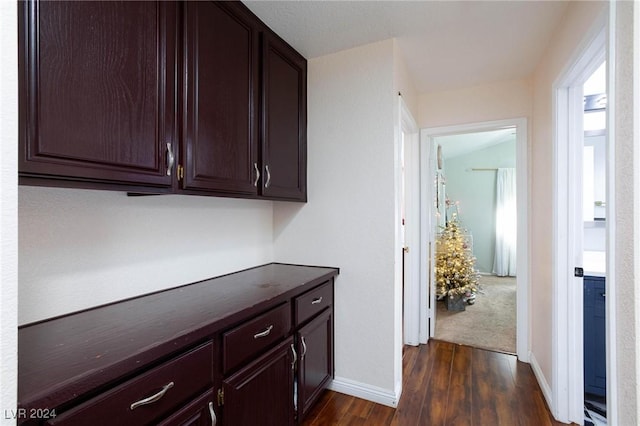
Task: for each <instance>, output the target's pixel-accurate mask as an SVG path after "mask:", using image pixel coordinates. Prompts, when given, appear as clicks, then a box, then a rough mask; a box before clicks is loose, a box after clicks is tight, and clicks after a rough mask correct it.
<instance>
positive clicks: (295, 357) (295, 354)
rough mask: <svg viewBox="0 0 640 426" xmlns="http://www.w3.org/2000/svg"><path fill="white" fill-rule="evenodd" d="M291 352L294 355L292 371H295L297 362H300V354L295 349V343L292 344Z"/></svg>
mask: <svg viewBox="0 0 640 426" xmlns="http://www.w3.org/2000/svg"><path fill="white" fill-rule="evenodd" d="M291 352H292V353H293V361H291V369H292V370H295V368H296V362H298V354H297V353H296V348H294V347H293V343H292V344H291Z"/></svg>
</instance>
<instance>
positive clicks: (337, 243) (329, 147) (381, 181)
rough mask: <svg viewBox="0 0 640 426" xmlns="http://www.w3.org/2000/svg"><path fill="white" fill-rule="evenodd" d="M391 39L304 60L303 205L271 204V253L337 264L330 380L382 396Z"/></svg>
mask: <svg viewBox="0 0 640 426" xmlns="http://www.w3.org/2000/svg"><path fill="white" fill-rule="evenodd" d="M393 51H394V43H393V40H387V41H383V42H379V43H374V44H369V45H366V46H362V47H358V48H355V49H350V50H346V51H342V52H339V53H336V54H331V55H327V56H323V57H320V58H315V59H311V60H310V61H309V63H308V71H309V76H308V115H309V123H308V154H309V155H308V156H309V160H308V170H309V178H308V189H309V202H308V203H307V204H306V205H303V206H302V205H294V204H285V203H276V204H275V207H274V239H275V257H276V260H277V261H282V262H300V263H313V264H321V265H328V266H336V267H339V268H340V275H339V276H338V279H337V281H336V297H335V299H336V303H335V333H336V335H335V356H336V361H335V366H336V378H337V379H338V380H342V379H346V380H347V381H350V382H355V383H357V384H362V385H364V386H366V387H369V388H370V389H373V388H375V389H378V390H380V391H381V392H382V393H384V394H385V395H392V393H393V391H394V386H395V377H394V332H395V330H394V328H395V326H396V324H395V321H396V319H395V318H394V316H395V313H394V297H395V296H394V292H395V289H394V279H395V278H394V255H395V253H394V237H395V223H394V121H395V115H394V112H395V109H396V108H394V105H395V104H396V103H397V93H394V75H393V72H394V56H393Z"/></svg>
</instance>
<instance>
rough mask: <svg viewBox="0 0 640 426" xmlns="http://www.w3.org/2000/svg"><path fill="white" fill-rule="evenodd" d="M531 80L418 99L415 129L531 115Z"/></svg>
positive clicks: (498, 83)
mask: <svg viewBox="0 0 640 426" xmlns="http://www.w3.org/2000/svg"><path fill="white" fill-rule="evenodd" d="M531 90H532V87H531V81H529V80H527V79H525V80H513V81H501V82H496V83H491V84H486V85H482V86H474V87H465V88H460V89H456V90H448V91H444V92H431V93H422V94H420V96H419V98H418V116H417V117H416V121H417V122H418V127H420V128H428V127H444V126H453V125H456V124H469V123H479V122H483V121H495V120H503V119H507V118H520V117H526V118H528V117H530V116H531V102H532V92H531Z"/></svg>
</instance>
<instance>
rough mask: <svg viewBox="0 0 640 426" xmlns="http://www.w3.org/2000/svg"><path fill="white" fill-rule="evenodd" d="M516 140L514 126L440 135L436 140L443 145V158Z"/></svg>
mask: <svg viewBox="0 0 640 426" xmlns="http://www.w3.org/2000/svg"><path fill="white" fill-rule="evenodd" d="M515 141H516V129H515V128H514V127H506V128H504V129H497V130H489V131H485V132H475V133H463V134H455V135H448V136H438V137H437V138H435V142H436V143H437V144H438V145H440V146H441V147H442V148H441V149H442V158H444V159H445V160H448V159H451V158H454V157H457V156H459V155H463V154H469V153H471V152H475V151H479V150H481V149H484V148H488V147H490V146H493V145H497V144H499V143H504V142H514V143H515Z"/></svg>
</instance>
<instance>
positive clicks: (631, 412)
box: [613, 2, 640, 425]
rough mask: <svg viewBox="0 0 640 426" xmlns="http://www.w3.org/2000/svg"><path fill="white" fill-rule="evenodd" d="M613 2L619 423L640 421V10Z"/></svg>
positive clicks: (629, 3)
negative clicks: (614, 18) (614, 27)
mask: <svg viewBox="0 0 640 426" xmlns="http://www.w3.org/2000/svg"><path fill="white" fill-rule="evenodd" d="M639 7H640V5H638V3H637V2H616V4H615V8H616V9H617V11H616V21H615V24H616V29H615V50H616V61H615V67H614V69H615V82H616V83H615V93H614V103H615V112H614V114H615V124H614V131H615V137H614V138H615V147H614V150H615V164H616V167H615V171H614V174H615V178H614V180H615V182H614V186H615V203H616V204H615V209H616V214H615V239H616V241H615V247H614V248H615V258H614V259H615V260H614V265H615V266H614V274H615V280H616V294H615V304H616V315H617V318H616V326H617V333H616V339H617V342H616V351H617V359H616V363H617V369H618V374H617V380H618V386H617V389H616V392H617V398H616V399H615V400H614V401H613V403H614V404H617V408H618V419H617V420H618V422H617V424H620V425H636V424H638V422H639V421H640V401H639V399H640V392H639V391H638V383H640V381H639V379H638V376H639V375H640V365H639V363H640V360H639V357H640V336H639V333H638V332H639V330H640V315H639V314H638V312H639V310H640V288H639V287H640V279H639V277H640V199H639V197H640V87H639V84H640V77H639V76H640V11H639V10H638V8H639Z"/></svg>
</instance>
